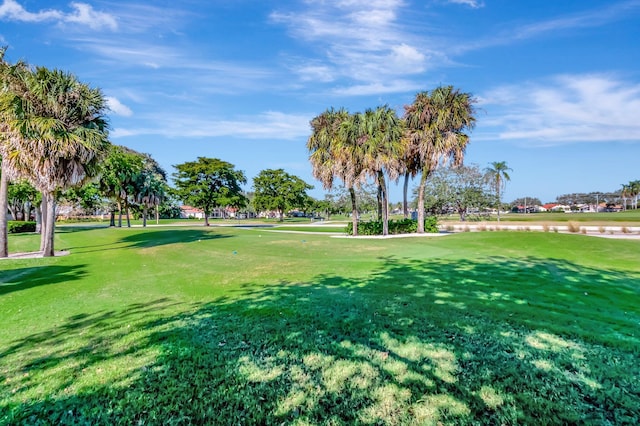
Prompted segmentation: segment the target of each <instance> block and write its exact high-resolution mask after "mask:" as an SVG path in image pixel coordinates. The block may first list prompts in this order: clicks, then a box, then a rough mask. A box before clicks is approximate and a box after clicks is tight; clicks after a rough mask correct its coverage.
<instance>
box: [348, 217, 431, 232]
mask: <svg viewBox="0 0 640 426" xmlns="http://www.w3.org/2000/svg"><path fill="white" fill-rule="evenodd" d="M417 230H418V222H417V221H415V220H412V219H400V220H393V219H392V220H390V221H389V234H391V235H393V234H413V233H415V232H417ZM424 231H425V232H427V233H435V232H438V218H437V217H435V216H428V217H426V218H425V220H424ZM346 233H347V234H348V235H353V224H352V223H351V222H349V223H348V224H347V227H346ZM358 235H382V221H369V222H360V223H358Z"/></svg>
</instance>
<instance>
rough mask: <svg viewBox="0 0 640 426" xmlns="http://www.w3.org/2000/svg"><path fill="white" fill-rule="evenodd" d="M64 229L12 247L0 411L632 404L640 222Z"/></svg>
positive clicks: (164, 417) (18, 240) (539, 417)
mask: <svg viewBox="0 0 640 426" xmlns="http://www.w3.org/2000/svg"><path fill="white" fill-rule="evenodd" d="M36 246H37V236H35V235H12V236H11V237H10V250H11V251H13V252H15V251H26V250H33V249H35V248H36ZM56 247H57V249H67V250H70V251H71V255H69V256H64V257H58V258H50V259H23V260H2V261H0V282H1V283H2V284H1V285H0V315H1V316H2V318H3V326H2V327H0V424H29V425H37V424H109V425H111V424H124V425H130V424H223V425H228V424H298V425H304V424H470V423H476V424H492V425H493V424H598V425H601V424H616V425H619V424H636V423H637V422H638V419H639V418H640V380H639V379H638V378H639V377H640V362H638V359H640V264H639V262H638V259H640V241H619V240H607V239H600V238H594V237H588V236H584V235H563V234H556V233H542V232H539V233H533V232H499V233H498V232H492V233H490V232H486V233H463V234H457V235H450V236H444V237H425V238H406V239H387V240H364V239H362V240H360V239H346V238H331V237H329V236H328V235H300V234H291V233H282V232H280V233H278V232H265V231H264V230H261V229H251V230H244V229H237V228H204V227H203V228H187V227H180V228H177V227H176V228H149V229H141V228H134V229H106V228H90V227H83V228H81V227H78V228H63V229H60V231H59V233H58V234H57V241H56Z"/></svg>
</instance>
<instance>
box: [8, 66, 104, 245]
mask: <svg viewBox="0 0 640 426" xmlns="http://www.w3.org/2000/svg"><path fill="white" fill-rule="evenodd" d="M20 77H21V79H20V81H19V84H18V85H17V88H18V90H14V91H13V93H12V96H11V100H10V101H11V102H10V104H11V106H12V111H11V114H12V119H11V120H9V122H8V124H7V125H8V127H9V130H10V131H11V132H12V133H13V134H15V135H17V137H15V138H13V139H12V142H13V143H12V144H5V145H9V146H8V147H7V148H8V152H7V153H8V154H9V155H8V157H9V158H10V159H11V163H12V167H13V168H14V169H15V170H20V171H22V172H25V174H24V177H25V178H27V179H28V180H29V181H30V182H31V183H32V184H33V185H34V186H35V187H36V188H37V189H38V190H39V191H41V192H42V218H43V223H42V238H41V247H40V248H41V250H42V252H43V256H53V255H54V253H55V251H54V231H55V228H54V227H55V202H56V195H57V193H58V191H60V190H63V189H66V188H69V187H73V186H78V185H81V184H82V183H84V182H85V181H86V180H88V179H90V178H92V177H94V176H96V174H97V173H98V171H99V163H100V161H101V160H102V158H103V156H104V154H105V152H106V149H107V147H108V146H109V142H108V140H107V122H106V119H105V117H104V112H105V111H106V101H105V99H104V96H103V95H102V93H101V91H100V90H98V89H91V88H89V86H87V85H85V84H83V83H80V82H79V81H78V80H77V78H76V77H75V76H73V75H72V74H68V73H65V72H62V71H59V70H49V69H47V68H44V67H38V68H36V69H35V70H30V71H29V72H25V73H21V74H20Z"/></svg>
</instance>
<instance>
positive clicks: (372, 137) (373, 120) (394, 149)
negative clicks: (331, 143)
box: [355, 105, 406, 235]
mask: <svg viewBox="0 0 640 426" xmlns="http://www.w3.org/2000/svg"><path fill="white" fill-rule="evenodd" d="M358 116H359V120H358V123H356V129H355V130H356V131H357V132H358V138H357V140H359V141H360V143H361V144H362V153H363V156H362V159H363V165H364V168H363V171H364V174H365V175H367V176H369V177H372V178H373V179H374V180H375V181H376V184H377V185H378V191H379V194H380V196H381V204H382V235H388V234H389V196H388V192H387V182H386V179H385V173H386V174H387V175H388V177H389V179H391V180H395V179H397V178H398V175H399V173H400V171H401V170H402V159H403V158H404V155H405V151H406V144H405V142H406V139H405V138H403V128H402V122H401V121H400V119H399V118H398V115H397V114H396V112H395V111H394V110H393V109H391V108H390V107H389V106H388V105H383V106H379V107H378V108H376V109H375V110H371V109H367V110H366V111H365V112H364V113H362V114H358Z"/></svg>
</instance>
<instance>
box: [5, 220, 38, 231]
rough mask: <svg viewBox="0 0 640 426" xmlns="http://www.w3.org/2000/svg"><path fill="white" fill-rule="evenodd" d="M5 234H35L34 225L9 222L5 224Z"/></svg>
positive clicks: (33, 223)
mask: <svg viewBox="0 0 640 426" xmlns="http://www.w3.org/2000/svg"><path fill="white" fill-rule="evenodd" d="M7 232H8V233H9V234H20V233H22V232H36V223H35V222H22V221H17V220H10V221H8V222H7Z"/></svg>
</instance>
